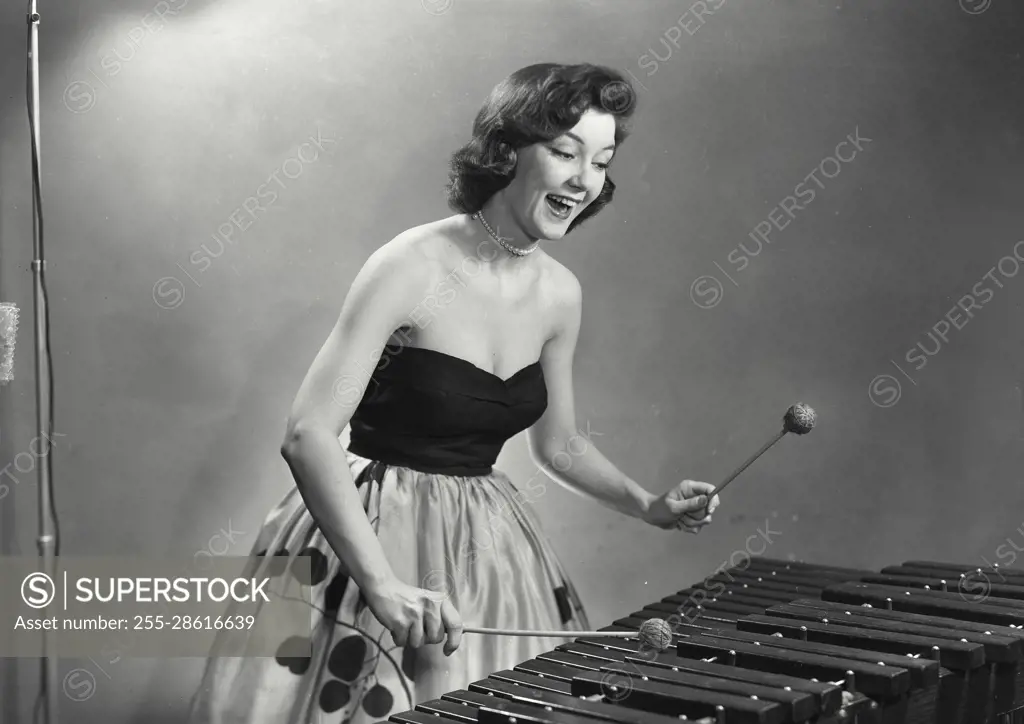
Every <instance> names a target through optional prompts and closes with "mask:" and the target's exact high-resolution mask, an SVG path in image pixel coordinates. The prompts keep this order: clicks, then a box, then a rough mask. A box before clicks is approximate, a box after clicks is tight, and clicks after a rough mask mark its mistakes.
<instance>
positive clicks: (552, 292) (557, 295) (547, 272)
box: [541, 254, 583, 310]
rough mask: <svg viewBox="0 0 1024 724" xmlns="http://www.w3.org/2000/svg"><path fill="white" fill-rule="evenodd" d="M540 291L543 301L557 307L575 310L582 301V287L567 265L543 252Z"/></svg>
mask: <svg viewBox="0 0 1024 724" xmlns="http://www.w3.org/2000/svg"><path fill="white" fill-rule="evenodd" d="M543 259H544V266H543V274H542V275H541V279H542V281H541V293H542V294H543V295H544V299H545V302H547V303H549V304H552V305H554V306H557V307H563V308H565V307H568V308H569V309H570V310H575V309H576V308H578V307H579V305H580V304H581V303H582V299H583V287H582V286H581V285H580V280H579V279H578V278H577V277H576V275H575V274H574V273H573V271H572V270H571V269H569V267H567V266H565V264H563V263H562V262H560V261H558V260H557V259H555V258H554V257H551V256H549V255H548V254H545V255H544V257H543Z"/></svg>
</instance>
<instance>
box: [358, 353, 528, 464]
mask: <svg viewBox="0 0 1024 724" xmlns="http://www.w3.org/2000/svg"><path fill="white" fill-rule="evenodd" d="M547 402H548V394H547V386H546V385H545V383H544V372H543V369H542V367H541V364H540V361H539V360H538V361H537V362H534V363H532V364H530V365H527V366H526V367H524V368H522V369H521V370H519V371H518V372H516V373H515V374H514V375H512V376H511V377H509V378H508V379H507V380H503V379H501V378H500V377H498V376H497V375H495V374H492V373H490V372H487V371H486V370H483V369H481V368H479V367H477V366H476V365H474V364H473V363H472V362H469V361H467V360H464V359H462V358H460V357H453V356H452V355H449V354H446V353H444V352H438V351H436V350H431V349H426V348H422V347H403V348H400V349H399V350H398V351H397V352H396V353H394V354H387V353H385V354H383V355H381V358H380V360H379V361H378V363H377V366H376V368H375V369H374V372H373V374H372V376H371V378H370V382H369V384H368V385H367V390H366V392H365V394H364V395H363V398H362V401H361V402H360V403H359V407H358V408H357V409H356V412H355V414H354V415H353V416H352V419H351V421H350V425H351V436H350V442H349V446H348V449H349V450H350V451H351V452H353V453H355V454H356V455H360V456H362V457H365V458H369V459H371V460H376V461H379V462H382V463H385V464H389V465H399V466H402V467H407V468H412V469H414V470H420V471H423V472H426V473H438V474H444V475H468V476H472V475H489V474H490V473H491V471H492V466H493V465H494V462H495V460H497V458H498V453H500V452H501V448H502V446H503V445H504V444H505V441H506V440H508V439H509V438H511V437H513V436H514V435H516V434H517V433H519V432H521V431H523V430H525V429H526V428H528V427H529V426H530V425H532V424H533V423H535V422H536V421H537V420H539V419H540V417H541V415H543V414H544V410H545V409H546V408H547Z"/></svg>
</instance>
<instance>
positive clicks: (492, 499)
mask: <svg viewBox="0 0 1024 724" xmlns="http://www.w3.org/2000/svg"><path fill="white" fill-rule="evenodd" d="M632 100H633V96H632V89H631V88H630V86H629V84H628V83H626V82H625V80H624V79H623V78H622V76H620V75H619V74H617V73H615V72H614V71H611V70H609V69H606V68H602V67H599V66H593V65H571V66H565V65H554V64H541V65H533V66H530V67H527V68H523V69H521V70H519V71H517V72H516V73H513V74H512V75H511V76H509V77H508V78H507V79H506V80H505V81H503V82H502V83H501V84H499V85H498V86H497V87H496V88H495V89H494V91H493V92H492V93H491V95H490V97H489V99H488V100H487V102H486V103H485V105H484V107H483V108H482V109H481V111H480V112H479V114H478V115H477V118H476V122H475V124H474V127H473V137H472V140H471V141H470V142H469V143H468V144H467V145H466V146H465V147H463V148H462V149H461V150H460V151H458V152H457V153H456V154H455V156H454V158H453V161H452V174H451V182H450V184H449V187H448V200H449V204H450V206H451V207H452V208H453V210H455V211H457V212H459V213H458V214H457V215H455V216H451V217H448V218H445V219H442V220H439V221H435V222H433V223H429V224H426V225H424V226H420V227H416V228H413V229H410V230H408V231H406V232H404V233H402V234H400V235H399V236H397V237H396V238H395V239H393V240H392V241H390V242H388V243H387V244H385V245H384V246H382V247H380V248H379V249H378V250H377V251H376V252H374V253H373V254H372V256H371V257H370V259H369V260H368V261H367V262H366V264H365V266H364V267H363V268H362V269H361V270H360V271H359V273H358V275H357V277H356V279H355V281H354V282H353V284H352V287H351V289H350V291H349V293H348V296H347V298H346V299H345V302H344V304H343V306H342V309H341V313H340V316H339V319H338V321H337V324H336V326H335V328H334V330H333V331H332V332H331V334H330V336H329V338H328V339H327V341H326V343H325V344H324V346H323V348H322V349H321V350H320V352H319V354H318V355H317V357H316V359H315V361H314V362H313V365H312V367H311V369H310V370H309V373H308V375H307V376H306V379H305V381H304V382H303V383H302V386H301V389H300V390H299V393H298V396H297V398H296V400H295V404H294V407H293V409H292V412H291V416H290V422H289V427H288V431H287V436H286V440H285V443H284V445H283V447H282V454H283V455H284V457H285V459H286V460H287V462H288V465H289V467H290V469H291V471H292V473H293V475H294V478H295V481H296V488H295V490H293V491H292V492H291V493H289V495H288V496H287V497H286V498H285V500H284V501H283V502H282V503H281V505H280V506H279V507H278V508H277V509H276V510H275V511H273V513H272V514H271V515H270V517H269V518H268V519H267V521H266V524H265V526H264V528H263V529H262V531H261V533H260V535H259V537H258V540H257V543H256V551H258V553H257V555H265V554H267V553H268V552H269V553H271V554H275V555H279V556H289V557H293V556H296V555H306V556H309V557H310V563H311V568H312V572H313V573H312V580H311V581H310V583H312V584H313V587H312V589H311V595H312V599H313V600H314V601H318V602H320V604H321V605H320V606H319V608H320V609H322V610H323V612H324V615H323V617H322V618H321V620H320V621H319V623H318V624H317V625H316V627H315V630H314V632H313V636H312V642H311V643H312V653H313V655H312V658H311V659H301V660H295V659H279V660H278V661H273V660H267V659H263V660H259V659H211V660H210V663H209V665H208V667H207V671H206V676H205V679H204V682H203V687H202V690H201V691H200V693H199V695H198V696H197V698H196V700H195V702H194V709H193V713H194V715H195V716H196V717H197V718H198V719H200V720H202V721H205V722H211V723H213V724H228V723H231V724H235V723H238V724H241V723H242V722H245V723H246V724H252V723H254V722H267V723H268V724H269V723H270V722H274V724H285V723H288V724H295V723H298V722H302V723H307V722H309V723H310V724H312V722H317V723H318V724H329V723H330V724H335V723H337V722H355V721H358V722H377V721H381V720H384V719H386V718H387V717H388V716H390V715H391V714H394V713H397V712H400V711H404V710H407V709H410V708H412V707H413V706H415V705H416V704H417V703H419V702H422V701H425V700H429V699H432V698H437V697H439V696H440V695H441V694H443V693H446V692H448V691H452V690H455V689H459V688H464V687H466V686H467V685H468V684H469V683H470V682H472V681H475V680H478V679H482V678H485V677H486V676H488V675H489V674H491V673H493V672H495V671H498V670H501V669H507V668H511V667H513V666H514V665H516V664H518V663H520V662H522V661H524V660H526V659H529V658H532V657H533V656H536V655H537V654H538V653H541V652H543V651H549V650H551V649H552V648H554V647H555V646H557V645H559V644H560V643H563V642H564V640H563V639H550V638H527V637H522V638H520V637H515V638H512V637H490V636H483V635H479V634H472V635H468V636H466V637H465V638H463V636H462V626H463V622H465V623H466V624H467V625H472V626H487V627H498V628H520V629H545V630H553V629H560V630H569V631H572V630H583V629H587V628H589V626H590V625H589V623H588V621H587V617H586V615H585V613H584V609H583V606H582V605H581V604H580V601H579V599H578V597H577V596H576V592H575V590H574V588H573V586H572V583H571V582H570V580H569V578H568V576H566V574H565V571H564V570H563V568H562V566H561V565H560V563H559V561H558V558H557V557H556V555H555V554H554V553H553V552H552V550H551V548H550V547H549V545H548V543H547V541H546V539H545V538H544V536H543V534H542V532H541V530H540V527H539V525H538V523H537V520H536V518H535V517H534V514H533V513H532V511H531V508H530V506H529V503H531V502H536V500H537V498H538V497H539V495H542V494H543V486H534V485H531V486H530V487H529V488H528V489H527V490H521V489H519V488H517V487H516V486H514V485H513V484H512V482H511V481H510V480H509V479H508V478H507V477H506V476H505V475H504V474H503V473H502V472H501V471H499V470H494V469H493V468H492V465H493V463H494V461H495V459H496V458H497V456H498V453H499V452H500V451H501V448H502V445H503V444H504V442H505V441H506V440H507V439H509V438H510V437H512V436H513V435H515V434H516V433H518V432H520V431H522V430H524V429H529V437H528V440H529V446H530V451H531V454H532V457H533V459H534V460H535V461H536V462H537V463H538V465H540V466H541V467H542V469H544V470H545V471H546V472H547V473H548V475H550V476H551V477H553V478H555V479H556V480H557V481H558V482H560V483H562V484H563V485H566V486H567V487H569V488H571V489H573V490H576V491H578V492H580V493H582V494H584V495H586V496H589V497H591V498H594V499H595V500H597V501H599V502H601V503H602V504H604V505H606V506H608V507H610V508H613V509H615V510H618V511H620V512H622V513H624V514H626V515H629V516H633V517H636V518H640V519H642V520H644V521H646V522H647V523H650V524H652V525H655V526H658V527H660V528H666V529H671V528H681V529H683V530H686V531H688V532H692V533H695V532H698V531H699V530H700V529H701V528H702V527H703V526H704V525H706V524H708V523H709V522H711V512H712V511H713V510H714V508H715V507H716V506H717V504H718V499H717V497H713V498H712V500H711V501H710V503H709V502H708V501H707V499H706V495H707V494H709V493H711V492H713V487H712V486H711V485H708V484H707V483H700V482H694V481H690V480H687V481H684V482H683V483H681V484H679V485H677V486H675V487H674V488H673V489H672V490H670V491H669V492H668V493H666V494H664V495H661V496H656V495H653V494H651V493H649V492H647V491H646V490H644V489H643V488H642V487H641V486H640V485H638V484H637V483H636V482H634V481H633V480H631V479H630V478H628V477H627V476H626V475H625V474H623V473H622V472H620V471H619V470H618V469H617V468H615V467H614V466H613V465H612V464H611V463H610V462H608V460H606V459H605V458H604V456H602V455H601V453H600V452H599V451H598V450H597V449H596V448H595V447H594V445H593V443H592V442H591V441H589V440H587V439H585V437H582V436H581V435H580V434H579V431H578V428H577V422H576V418H575V414H574V399H573V382H572V360H573V354H574V350H575V346H576V339H577V335H578V332H579V328H580V300H581V293H580V286H579V283H578V282H577V280H576V278H575V276H573V274H572V273H571V272H570V271H568V270H567V269H566V268H565V267H563V266H562V265H561V264H559V263H558V262H556V261H555V260H554V259H552V258H551V257H550V256H548V255H547V254H545V253H544V251H543V250H541V249H540V248H539V246H538V244H539V240H541V239H545V240H556V239H560V238H562V237H563V236H564V235H565V234H567V233H568V232H569V231H572V230H573V229H575V228H576V227H578V226H579V225H580V224H581V223H582V222H583V221H584V220H586V219H587V218H590V217H591V216H593V215H594V214H596V213H597V212H598V211H599V210H600V209H601V208H602V207H603V206H605V205H606V204H607V203H608V202H609V201H611V198H612V192H613V189H614V185H613V184H612V182H611V180H610V179H609V178H608V167H609V165H610V163H611V161H612V158H613V156H614V155H615V153H616V151H617V149H618V147H619V146H620V145H621V143H622V142H623V140H624V139H625V138H626V135H627V128H626V123H627V121H628V119H629V118H630V116H631V114H632V112H633V105H634V104H633V102H632ZM346 426H349V427H350V430H351V439H350V443H349V446H348V449H347V450H346V449H345V448H344V447H343V446H342V445H341V444H340V441H339V436H340V435H341V433H343V431H344V429H345V428H346ZM538 490H539V491H540V492H539V493H538ZM442 643H443V646H442V645H439V644H442Z"/></svg>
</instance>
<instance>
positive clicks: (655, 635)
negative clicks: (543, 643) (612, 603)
mask: <svg viewBox="0 0 1024 724" xmlns="http://www.w3.org/2000/svg"><path fill="white" fill-rule="evenodd" d="M462 631H463V633H478V634H493V635H497V636H556V637H560V638H576V637H579V636H611V637H614V638H638V639H640V641H641V642H643V643H645V644H647V645H648V646H650V647H651V648H653V649H656V650H658V651H664V650H666V649H667V648H668V647H669V646H671V645H672V628H671V627H670V626H669V625H668V622H667V621H665V619H662V618H649V619H647V620H646V621H644V622H643V623H642V624H640V630H639V631H564V630H563V631H528V630H523V629H509V628H477V627H473V626H465V627H463V629H462Z"/></svg>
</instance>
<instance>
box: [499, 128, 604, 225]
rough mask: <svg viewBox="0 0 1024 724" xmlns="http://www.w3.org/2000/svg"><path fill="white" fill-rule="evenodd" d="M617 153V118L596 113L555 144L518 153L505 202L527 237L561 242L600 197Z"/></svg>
mask: <svg viewBox="0 0 1024 724" xmlns="http://www.w3.org/2000/svg"><path fill="white" fill-rule="evenodd" d="M614 151H615V118H614V117H613V116H611V115H609V114H608V113H602V112H600V111H595V110H593V109H591V110H588V111H587V112H586V113H584V114H583V117H582V118H580V122H579V123H577V124H576V125H575V126H574V127H573V128H572V129H571V130H570V131H567V132H566V133H564V134H562V135H561V136H559V137H558V138H556V139H554V140H553V141H547V142H541V143H535V144H534V145H532V146H527V147H526V148H522V149H520V150H519V153H518V154H517V164H516V172H515V177H514V178H513V179H512V182H511V183H510V184H509V185H508V186H507V187H506V189H505V198H506V200H507V201H508V202H509V205H510V207H511V212H512V216H513V218H514V219H515V221H516V223H517V224H518V225H519V227H520V228H521V229H522V230H523V232H524V233H526V234H527V235H528V236H529V237H530V238H534V239H561V238H562V237H563V236H564V235H565V233H566V232H567V231H568V230H569V224H570V223H572V221H573V219H575V218H576V217H577V216H579V215H580V213H581V212H582V211H583V209H585V208H586V207H587V206H589V205H590V204H591V203H592V202H593V201H594V199H595V198H597V195H598V194H599V193H601V189H602V188H603V187H604V179H605V173H606V171H607V168H608V164H609V163H610V162H611V160H612V155H613V153H614Z"/></svg>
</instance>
